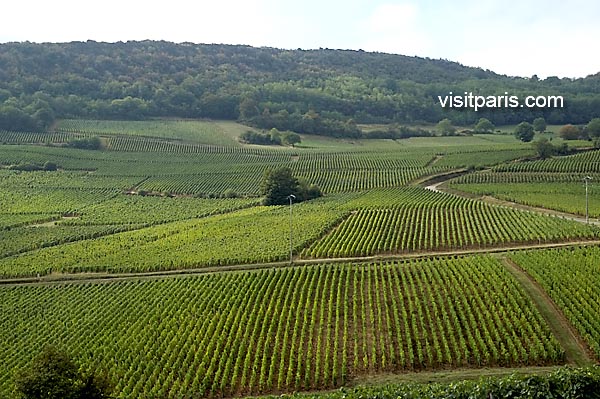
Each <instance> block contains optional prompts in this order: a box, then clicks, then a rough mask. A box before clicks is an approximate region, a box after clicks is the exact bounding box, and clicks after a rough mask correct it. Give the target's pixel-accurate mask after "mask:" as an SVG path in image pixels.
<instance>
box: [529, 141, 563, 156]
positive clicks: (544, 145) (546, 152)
mask: <svg viewBox="0 0 600 399" xmlns="http://www.w3.org/2000/svg"><path fill="white" fill-rule="evenodd" d="M533 148H534V149H535V152H536V154H537V156H538V158H541V159H546V158H549V157H551V156H553V155H567V154H568V153H569V148H568V146H567V143H562V144H560V145H554V144H552V143H551V142H550V141H549V140H548V139H547V138H545V137H541V138H540V139H538V140H537V141H535V142H533Z"/></svg>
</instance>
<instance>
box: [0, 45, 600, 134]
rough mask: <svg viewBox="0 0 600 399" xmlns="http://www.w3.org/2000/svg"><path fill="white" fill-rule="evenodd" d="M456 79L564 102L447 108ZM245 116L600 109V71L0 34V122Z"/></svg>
mask: <svg viewBox="0 0 600 399" xmlns="http://www.w3.org/2000/svg"><path fill="white" fill-rule="evenodd" d="M449 91H452V92H454V93H461V92H463V91H467V92H476V93H481V94H484V95H502V94H504V93H505V92H507V91H508V92H509V93H510V94H511V95H517V96H526V95H531V94H535V95H563V96H564V97H565V107H564V108H557V109H530V108H509V109H495V110H489V109H488V110H483V111H479V112H474V111H469V110H457V109H454V110H452V109H443V108H442V107H441V106H440V105H439V103H438V101H437V96H440V95H447V94H448V92H449ZM151 117H180V118H212V119H228V120H239V121H242V122H244V123H247V124H249V125H252V126H256V127H259V128H262V129H271V128H276V129H278V130H281V131H288V130H289V131H295V132H298V133H318V134H328V135H332V136H345V137H358V136H360V129H359V128H358V127H357V124H364V123H386V124H389V123H397V124H411V123H420V122H426V123H437V122H438V121H440V120H442V119H444V118H448V119H451V120H452V121H453V122H454V123H455V124H457V125H473V124H475V123H476V122H477V121H478V120H479V118H482V117H483V118H486V119H488V120H490V121H491V122H493V123H494V124H496V125H505V124H516V123H519V122H521V121H523V120H533V119H535V118H537V117H543V118H545V120H547V121H548V123H550V124H567V123H572V124H582V123H587V122H588V121H589V120H590V119H592V118H595V117H600V74H596V75H593V76H588V77H586V78H581V79H568V78H564V79H559V78H556V77H549V78H546V79H544V80H539V79H538V78H537V77H535V76H533V77H531V78H517V77H507V76H503V75H498V74H495V73H493V72H491V71H487V70H483V69H480V68H470V67H465V66H462V65H460V64H458V63H453V62H450V61H446V60H432V59H426V58H419V57H406V56H401V55H391V54H383V53H368V52H364V51H350V50H343V51H342V50H329V49H319V50H307V51H305V50H280V49H274V48H253V47H249V46H230V45H203V44H191V43H182V44H175V43H169V42H157V41H142V42H126V43H122V42H120V43H98V42H93V41H88V42H72V43H45V44H33V43H7V44H0V129H5V130H43V129H47V128H48V127H49V126H51V124H52V122H53V121H54V120H55V119H56V118H103V119H135V120H139V119H145V118H151Z"/></svg>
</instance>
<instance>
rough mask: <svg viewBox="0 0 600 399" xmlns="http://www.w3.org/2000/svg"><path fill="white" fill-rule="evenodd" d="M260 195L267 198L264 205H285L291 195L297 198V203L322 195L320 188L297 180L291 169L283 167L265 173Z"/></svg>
mask: <svg viewBox="0 0 600 399" xmlns="http://www.w3.org/2000/svg"><path fill="white" fill-rule="evenodd" d="M260 194H261V195H264V196H265V199H264V200H263V204H264V205H285V204H287V203H288V202H289V200H288V197H289V195H290V194H293V195H295V196H296V202H301V201H307V200H310V199H313V198H317V197H320V196H321V195H322V193H321V190H320V189H319V187H317V186H315V185H314V184H313V185H309V184H308V182H306V181H305V180H302V179H297V178H295V177H294V175H293V174H292V170H291V169H290V168H286V167H281V168H278V169H269V170H267V171H266V172H265V174H264V176H263V180H262V182H261V185H260Z"/></svg>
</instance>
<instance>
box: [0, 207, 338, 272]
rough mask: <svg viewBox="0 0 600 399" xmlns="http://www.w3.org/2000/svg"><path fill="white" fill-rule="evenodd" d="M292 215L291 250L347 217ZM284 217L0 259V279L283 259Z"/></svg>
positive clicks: (105, 239) (224, 219)
mask: <svg viewBox="0 0 600 399" xmlns="http://www.w3.org/2000/svg"><path fill="white" fill-rule="evenodd" d="M295 211H296V212H295V219H294V223H295V224H294V227H295V229H296V232H297V233H296V235H295V242H294V247H295V248H294V250H295V251H296V252H298V251H299V250H300V249H302V248H304V247H305V246H306V245H308V243H311V242H312V241H314V240H316V239H317V238H318V237H320V236H321V235H322V234H323V232H324V231H327V230H328V229H330V228H331V227H332V226H334V225H335V224H337V223H338V222H339V220H340V219H341V218H343V217H344V215H345V214H347V211H346V210H345V209H344V207H343V206H341V205H340V202H338V201H335V200H330V199H324V200H322V201H315V202H312V203H305V204H299V205H298V206H296V208H295ZM288 217H289V216H288V210H287V209H285V208H283V207H277V208H269V207H253V208H250V209H244V210H239V211H234V212H231V213H225V214H222V215H215V216H211V217H206V218H199V219H196V218H192V219H189V220H184V221H177V222H170V223H165V224H159V225H155V226H151V227H147V228H144V229H137V230H133V231H128V232H123V233H118V234H111V235H107V236H102V237H99V238H93V239H89V240H83V241H77V242H72V243H68V244H65V245H60V246H53V247H49V248H42V249H39V250H36V251H31V252H27V253H24V254H21V255H19V256H13V257H7V258H4V259H0V276H2V277H17V276H35V275H38V274H39V275H45V274H50V273H53V272H55V273H56V272H61V273H78V272H112V273H123V272H146V271H160V270H174V269H190V268H199V267H207V266H221V265H231V264H240V263H257V262H273V261H278V260H285V259H288V258H289V242H288V240H287V239H286V238H287V237H288V235H289V225H288V223H289V222H288ZM75 223H76V222H75Z"/></svg>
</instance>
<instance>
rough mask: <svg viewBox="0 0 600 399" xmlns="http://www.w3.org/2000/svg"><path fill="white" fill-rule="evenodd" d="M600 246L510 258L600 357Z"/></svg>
mask: <svg viewBox="0 0 600 399" xmlns="http://www.w3.org/2000/svg"><path fill="white" fill-rule="evenodd" d="M598 256H600V249H599V248H598V247H589V248H588V247H584V248H561V249H552V250H548V251H527V252H522V253H514V254H512V255H511V258H512V259H513V260H514V261H515V262H517V263H518V264H519V266H521V267H522V268H523V269H525V270H526V271H527V272H528V273H529V274H531V275H532V276H533V277H534V278H535V279H536V280H537V281H538V282H539V283H540V284H541V286H542V287H543V288H544V289H545V290H546V292H547V293H548V294H549V295H550V297H551V298H552V300H553V301H554V303H556V304H557V305H558V307H559V308H560V309H561V311H562V312H563V313H564V314H565V316H566V317H567V318H568V319H569V321H570V322H571V323H572V325H573V326H575V328H576V329H577V330H578V332H579V334H581V336H582V337H583V338H584V339H585V340H586V341H587V343H588V345H589V347H590V348H591V349H592V351H593V352H594V354H595V355H596V358H598V357H600V311H599V309H600V307H599V304H600V295H598V286H599V284H600V274H599V273H598V262H597V259H598Z"/></svg>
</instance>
